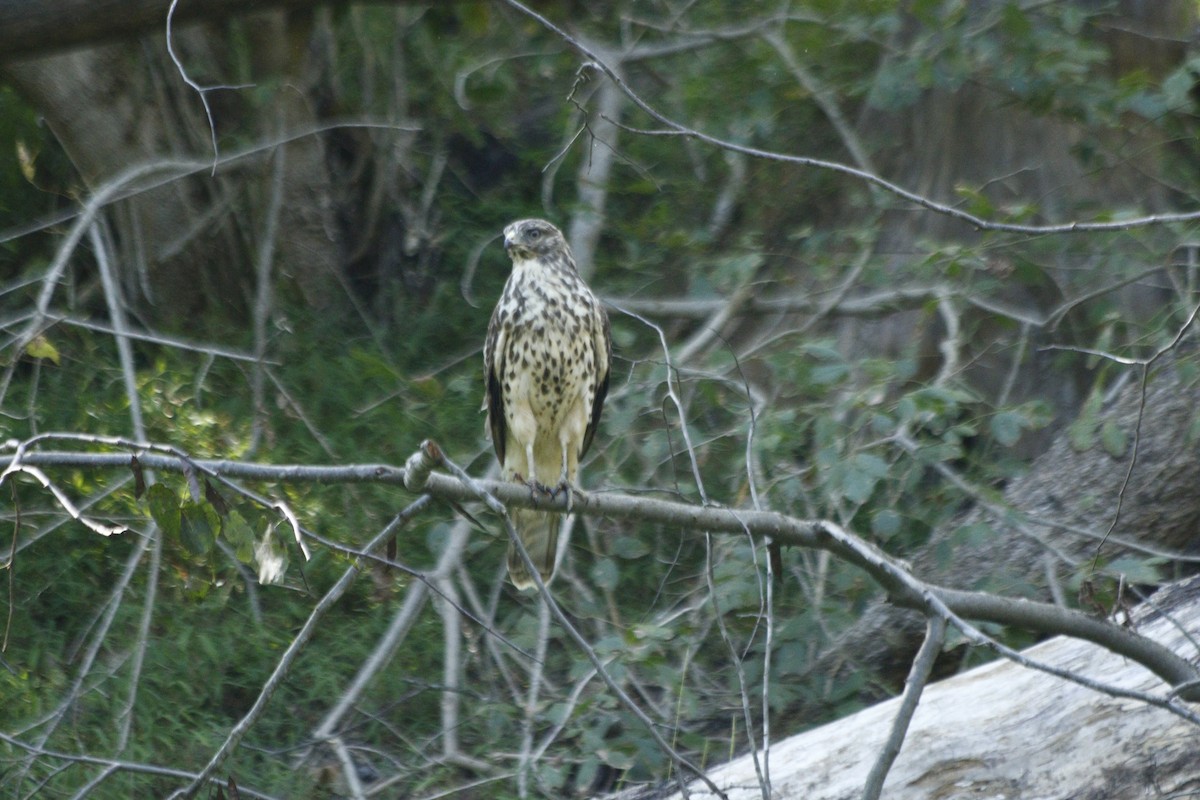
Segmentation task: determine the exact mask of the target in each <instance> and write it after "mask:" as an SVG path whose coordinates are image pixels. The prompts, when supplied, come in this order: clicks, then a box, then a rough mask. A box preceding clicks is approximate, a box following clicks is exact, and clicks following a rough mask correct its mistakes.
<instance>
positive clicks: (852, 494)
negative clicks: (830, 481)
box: [841, 453, 888, 503]
mask: <svg viewBox="0 0 1200 800" xmlns="http://www.w3.org/2000/svg"><path fill="white" fill-rule="evenodd" d="M887 469H888V467H887V462H885V461H884V460H883V459H881V458H879V456H874V455H871V454H870V453H859V454H857V455H855V456H854V458H852V459H850V463H849V464H847V465H846V472H845V474H844V475H843V476H842V485H841V489H842V494H844V495H845V496H846V499H847V500H850V501H851V502H854V503H865V502H867V501H868V500H870V499H871V494H872V493H873V492H874V491H875V486H876V485H877V484H878V483H879V479H880V478H882V477H883V476H884V475H886V474H887Z"/></svg>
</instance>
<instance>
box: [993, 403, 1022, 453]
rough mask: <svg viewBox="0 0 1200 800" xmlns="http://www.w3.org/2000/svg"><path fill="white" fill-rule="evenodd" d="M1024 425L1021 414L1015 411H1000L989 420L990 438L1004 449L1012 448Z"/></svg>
mask: <svg viewBox="0 0 1200 800" xmlns="http://www.w3.org/2000/svg"><path fill="white" fill-rule="evenodd" d="M1025 424H1026V419H1025V416H1024V415H1023V414H1019V413H1017V412H1016V411H1001V412H1000V413H999V414H996V415H995V416H993V417H992V419H991V423H990V427H991V430H992V437H993V438H994V439H995V440H996V441H997V442H999V443H1000V444H1002V445H1004V446H1005V447H1012V446H1013V445H1014V444H1016V443H1017V440H1018V439H1020V438H1021V431H1022V430H1024V428H1025Z"/></svg>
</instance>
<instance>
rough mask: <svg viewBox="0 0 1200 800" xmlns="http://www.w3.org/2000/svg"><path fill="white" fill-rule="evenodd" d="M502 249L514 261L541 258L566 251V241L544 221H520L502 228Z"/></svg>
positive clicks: (560, 233) (554, 228)
mask: <svg viewBox="0 0 1200 800" xmlns="http://www.w3.org/2000/svg"><path fill="white" fill-rule="evenodd" d="M504 249H505V250H507V251H508V255H509V256H510V257H511V258H512V259H513V260H514V261H516V260H517V259H533V258H542V257H543V256H548V255H551V254H554V253H559V252H563V251H567V240H566V239H564V238H563V235H562V231H560V230H559V229H558V228H556V227H554V226H553V225H551V224H550V223H549V222H546V220H544V219H521V220H517V221H516V222H513V223H511V224H509V225H507V226H506V227H505V228H504Z"/></svg>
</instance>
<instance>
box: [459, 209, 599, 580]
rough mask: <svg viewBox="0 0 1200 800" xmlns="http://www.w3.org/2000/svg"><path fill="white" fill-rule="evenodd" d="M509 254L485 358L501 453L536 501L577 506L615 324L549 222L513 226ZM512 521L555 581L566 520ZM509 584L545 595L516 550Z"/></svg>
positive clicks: (541, 514)
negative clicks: (542, 495) (553, 498)
mask: <svg viewBox="0 0 1200 800" xmlns="http://www.w3.org/2000/svg"><path fill="white" fill-rule="evenodd" d="M504 248H505V249H506V250H507V251H508V254H509V256H510V257H511V258H512V264H513V266H512V274H510V275H509V277H508V282H507V283H505V284H504V292H503V294H501V295H500V301H499V302H498V303H497V304H496V310H495V311H493V312H492V321H491V323H490V324H489V325H488V334H487V343H486V344H485V345H484V348H483V367H484V375H485V377H486V381H487V393H486V396H485V398H484V409H485V410H486V411H487V418H488V427H489V428H490V430H491V434H492V445H493V446H494V447H495V448H496V456H497V457H498V458H499V459H500V468H501V472H502V476H503V479H504V480H507V481H516V482H521V483H527V484H528V485H529V486H530V488H531V491H533V492H535V493H536V492H546V493H551V494H553V493H556V492H557V491H558V490H559V489H562V490H564V491H566V492H567V498H568V501H569V499H570V497H571V492H572V491H573V490H574V489H575V488H577V487H578V484H577V483H576V478H577V472H578V469H579V460H580V459H581V458H583V455H584V454H585V453H586V452H587V450H588V446H589V445H590V444H591V443H592V437H593V436H595V434H596V425H597V424H598V423H599V422H600V411H601V409H602V408H603V407H604V397H605V395H606V394H607V393H608V371H609V364H610V363H611V362H612V339H611V338H610V335H609V327H608V315H607V314H606V313H605V312H604V308H603V306H601V305H600V301H599V300H598V299H596V296H595V295H594V294H592V291H591V289H589V288H588V287H587V284H586V283H584V282H583V278H581V277H580V276H579V272H578V271H577V270H576V269H575V260H574V259H573V258H572V257H571V248H570V247H568V246H567V241H566V239H564V238H563V235H562V232H561V231H559V230H558V228H556V227H554V226H553V225H551V224H550V223H549V222H546V221H545V220H541V219H523V220H519V221H517V222H514V223H512V224H511V225H509V226H508V227H506V228H505V229H504ZM510 516H511V518H512V521H513V526H514V527H515V528H516V530H517V533H518V534H519V535H520V537H521V542H522V543H523V544H524V545H525V549H526V550H527V551H529V555H530V556H531V557H532V558H533V563H534V564H535V565H537V568H538V571H539V572H540V573H541V576H542V580H543V581H549V580H550V576H551V575H552V574H553V573H554V558H555V554H556V552H557V550H558V529H559V522H560V520H559V515H558V514H555V513H553V512H549V511H540V510H531V509H513V510H512V511H511V512H510ZM508 574H509V578H510V579H511V580H512V582H513V585H514V586H516V587H517V588H518V589H527V588H529V587H532V586H534V585H536V584H535V583H534V581H533V577H532V576H531V575H530V574H529V571H528V570H527V569H526V568H525V562H524V561H522V559H521V554H520V553H518V552H517V550H516V548H515V547H514V546H513V545H512V544H511V543H510V544H509V548H508Z"/></svg>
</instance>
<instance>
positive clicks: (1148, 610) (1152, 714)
mask: <svg viewBox="0 0 1200 800" xmlns="http://www.w3.org/2000/svg"><path fill="white" fill-rule="evenodd" d="M1134 624H1135V625H1136V627H1137V630H1138V632H1139V633H1142V634H1143V635H1146V636H1148V637H1149V638H1151V639H1154V640H1155V641H1157V642H1160V643H1162V644H1165V645H1167V646H1168V647H1170V648H1171V649H1172V650H1174V651H1175V652H1176V653H1179V654H1180V655H1182V656H1184V657H1186V658H1190V659H1192V660H1195V659H1196V658H1197V647H1196V640H1195V638H1194V637H1195V636H1196V635H1197V634H1200V579H1192V580H1190V581H1187V582H1185V583H1183V584H1179V585H1176V586H1172V587H1169V588H1167V589H1164V590H1163V591H1161V592H1159V593H1158V594H1156V595H1154V597H1153V598H1152V599H1151V601H1150V602H1149V603H1148V604H1147V605H1146V606H1145V607H1143V608H1141V609H1139V610H1138V612H1137V613H1136V614H1135V615H1134ZM1023 655H1024V656H1025V657H1026V658H1028V659H1031V660H1033V661H1036V662H1038V663H1039V664H1043V665H1048V666H1051V667H1054V668H1057V669H1059V670H1066V671H1069V672H1070V673H1071V674H1073V675H1077V676H1082V677H1084V678H1087V679H1090V680H1092V681H1096V682H1099V683H1102V684H1105V685H1106V686H1108V687H1113V688H1115V689H1118V690H1121V691H1123V692H1141V693H1148V694H1151V695H1154V696H1156V697H1158V698H1160V699H1163V700H1166V699H1167V693H1168V689H1169V687H1165V686H1164V685H1163V683H1162V681H1160V680H1159V679H1158V678H1156V677H1155V676H1154V675H1152V674H1151V673H1149V672H1147V671H1146V670H1145V669H1143V668H1141V667H1139V666H1137V665H1135V664H1132V663H1131V662H1129V661H1127V660H1125V659H1123V658H1121V657H1119V656H1116V655H1113V654H1112V653H1110V652H1109V651H1107V650H1104V649H1102V648H1099V647H1097V646H1095V645H1092V644H1088V643H1086V642H1081V641H1079V640H1075V639H1068V638H1065V637H1057V638H1054V639H1051V640H1049V641H1047V642H1043V643H1042V644H1039V645H1037V646H1035V647H1032V648H1030V649H1028V650H1026V651H1024V653H1023ZM1176 702H1179V701H1176ZM899 704H900V698H896V699H893V700H889V701H887V702H885V703H880V704H879V705H877V706H873V707H871V708H868V709H866V710H864V711H861V712H859V713H857V714H854V715H853V716H850V717H845V718H843V719H840V720H838V721H837V722H833V723H830V724H828V725H824V726H822V727H820V728H815V729H813V730H810V731H807V732H805V733H802V734H799V735H797V736H793V737H791V738H789V739H786V740H784V741H782V742H779V743H777V744H776V745H775V746H774V747H773V748H772V749H771V769H770V774H771V779H772V780H771V783H772V789H773V792H774V794H773V795H772V796H773V797H775V798H781V799H783V798H789V799H790V798H796V799H797V800H799V798H804V800H851V798H854V799H855V800H857V798H860V797H862V793H863V786H864V784H865V783H866V780H867V776H868V774H869V772H870V771H871V768H872V766H873V765H874V763H875V761H876V759H877V758H878V757H879V754H880V752H881V751H882V750H883V748H884V743H885V742H886V741H887V740H888V737H889V734H890V733H891V729H892V723H893V720H894V719H895V718H896V712H897V708H898V706H899ZM1179 707H1180V708H1181V709H1185V710H1188V711H1193V712H1194V711H1195V708H1196V707H1195V704H1187V703H1182V702H1179ZM1198 734H1200V726H1197V724H1196V723H1194V722H1191V721H1188V720H1186V719H1183V718H1181V717H1180V716H1178V715H1176V714H1173V713H1171V712H1170V711H1168V710H1165V709H1162V708H1159V707H1155V706H1152V705H1149V704H1147V703H1145V702H1143V701H1141V700H1138V699H1132V698H1129V697H1117V696H1113V695H1111V694H1105V693H1103V692H1100V691H1096V690H1095V689H1093V688H1088V687H1085V686H1083V685H1080V684H1079V683H1074V682H1071V681H1068V680H1065V679H1063V678H1061V677H1056V676H1054V675H1050V674H1047V673H1045V672H1040V671H1036V670H1034V669H1031V668H1029V667H1027V666H1021V665H1018V664H1016V663H1013V662H1011V661H997V662H993V663H991V664H986V665H984V666H981V667H977V668H976V669H973V670H971V671H969V672H966V673H963V674H962V675H958V676H955V677H953V678H950V679H948V680H945V681H942V682H940V683H936V684H933V685H931V686H929V687H927V688H926V689H925V691H924V692H923V694H922V696H921V700H920V705H919V706H918V707H917V710H916V713H915V715H914V716H913V718H912V722H911V725H910V727H909V728H908V731H907V736H906V737H905V739H904V742H903V747H902V748H901V750H900V753H899V756H898V757H897V759H896V761H895V762H894V764H893V765H892V768H891V770H890V772H889V773H888V776H887V780H886V782H885V783H884V784H883V793H882V797H886V798H888V800H929V798H983V797H989V798H992V797H995V798H1000V797H1005V798H1033V797H1036V798H1039V800H1069V799H1074V800H1078V798H1097V800H1099V798H1104V800H1140V799H1141V798H1146V797H1185V796H1191V795H1192V794H1194V793H1195V792H1196V791H1197V790H1198V789H1200V749H1197V747H1196V740H1197V735H1198ZM760 757H761V754H760ZM708 776H709V777H710V778H711V779H712V780H713V781H714V782H715V783H716V784H717V786H718V787H720V788H721V789H723V790H724V791H725V792H726V794H727V796H728V799H729V800H761V798H762V797H763V792H762V790H761V788H760V785H759V782H758V780H757V777H756V772H755V768H754V765H753V764H752V763H751V760H750V758H749V757H748V756H747V757H743V758H738V759H736V760H734V761H732V762H730V763H728V764H726V765H724V766H720V767H715V768H713V769H711V770H709V771H708ZM667 788H668V789H670V788H671V787H667ZM690 796H691V798H692V800H705V799H707V798H712V797H714V795H713V794H712V793H710V792H709V791H707V790H706V788H705V786H704V785H703V784H702V783H699V782H696V783H694V784H692V785H691V787H690ZM616 797H618V798H621V800H635V798H636V799H637V800H649V798H663V800H667V799H668V798H669V799H670V800H675V798H678V797H679V795H678V794H677V793H675V792H674V791H661V790H657V789H649V790H646V789H641V790H631V791H628V792H623V793H622V794H620V795H617V796H616Z"/></svg>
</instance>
